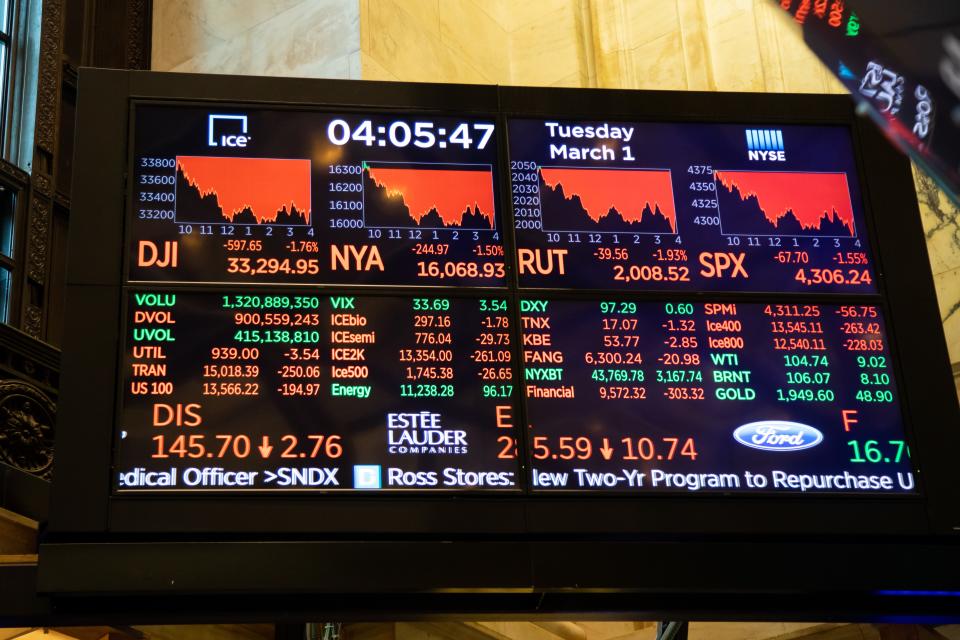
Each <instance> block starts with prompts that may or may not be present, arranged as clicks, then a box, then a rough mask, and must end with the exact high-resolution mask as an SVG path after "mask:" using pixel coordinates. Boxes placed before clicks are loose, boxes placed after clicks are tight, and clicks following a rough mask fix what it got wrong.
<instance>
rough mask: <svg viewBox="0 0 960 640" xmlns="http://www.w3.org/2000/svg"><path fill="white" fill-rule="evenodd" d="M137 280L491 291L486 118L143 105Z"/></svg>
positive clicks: (496, 270)
mask: <svg viewBox="0 0 960 640" xmlns="http://www.w3.org/2000/svg"><path fill="white" fill-rule="evenodd" d="M132 161H133V176H134V186H133V191H132V194H131V200H132V206H131V209H130V212H129V218H130V219H129V225H128V226H129V260H128V263H129V267H128V277H129V280H131V281H142V282H146V281H149V282H201V283H206V282H211V283H230V282H243V283H245V284H280V283H346V284H407V285H414V286H416V285H420V284H423V285H467V284H468V285H477V286H499V285H503V284H504V283H505V273H504V261H503V246H502V244H501V242H500V239H501V236H500V232H501V224H502V223H501V218H500V213H499V197H498V194H497V166H496V163H497V145H496V135H495V131H494V121H493V118H489V119H469V118H451V117H426V116H424V117H422V118H417V117H408V116H393V115H377V114H329V113H319V112H310V111H293V110H284V111H281V110H268V109H252V108H251V109H218V110H211V109H210V108H207V107H204V108H200V107H161V106H145V105H140V106H138V107H137V108H136V111H135V125H134V139H133V160H132Z"/></svg>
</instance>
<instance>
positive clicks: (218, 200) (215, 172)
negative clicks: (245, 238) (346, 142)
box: [177, 156, 310, 224]
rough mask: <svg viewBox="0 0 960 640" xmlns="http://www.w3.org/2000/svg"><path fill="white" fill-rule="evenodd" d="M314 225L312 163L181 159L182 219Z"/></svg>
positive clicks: (179, 206)
mask: <svg viewBox="0 0 960 640" xmlns="http://www.w3.org/2000/svg"><path fill="white" fill-rule="evenodd" d="M224 219H226V220H227V221H230V222H233V223H237V224H271V223H273V224H309V223H310V161H309V160H296V159H285V158H222V157H207V156H178V157H177V220H178V222H184V221H187V220H190V221H194V222H217V221H220V222H222V221H223V220H224Z"/></svg>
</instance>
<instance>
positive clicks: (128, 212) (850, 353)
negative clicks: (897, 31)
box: [41, 71, 960, 596]
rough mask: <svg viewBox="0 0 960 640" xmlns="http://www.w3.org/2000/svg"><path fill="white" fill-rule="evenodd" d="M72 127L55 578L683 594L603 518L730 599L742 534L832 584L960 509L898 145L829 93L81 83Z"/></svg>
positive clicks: (930, 302)
mask: <svg viewBox="0 0 960 640" xmlns="http://www.w3.org/2000/svg"><path fill="white" fill-rule="evenodd" d="M79 123H80V126H79V128H78V131H79V135H78V141H77V154H78V158H77V163H76V166H77V167H78V172H77V177H76V182H77V193H76V198H75V204H74V213H73V218H72V221H71V224H72V227H71V233H72V237H71V254H70V260H71V262H70V267H69V273H68V283H69V286H68V305H69V313H70V318H71V321H70V322H69V323H68V329H67V337H66V344H65V349H64V371H63V401H62V406H61V410H60V420H59V422H58V427H57V429H58V433H57V461H58V466H57V474H56V482H55V497H54V510H53V519H52V522H51V537H50V539H49V540H48V542H47V543H46V544H45V545H44V551H43V558H44V561H43V563H42V565H41V583H42V587H43V588H45V589H47V590H49V591H51V592H55V593H56V592H60V593H74V594H78V593H79V594H82V593H87V592H89V591H116V590H120V591H122V590H124V589H125V588H128V587H129V588H134V587H137V588H139V589H140V590H145V591H151V590H152V589H153V587H151V586H150V580H148V584H146V585H144V584H143V583H138V582H137V578H136V576H135V575H134V573H135V572H126V571H124V570H123V569H119V568H113V569H109V570H107V571H106V572H105V573H103V574H100V575H99V576H98V577H97V578H95V579H89V578H87V579H85V578H83V577H81V576H82V575H83V572H82V569H81V568H82V567H83V566H90V563H92V562H94V563H101V564H102V563H103V562H105V561H107V559H113V561H117V560H121V564H122V562H124V561H130V560H133V561H135V562H147V563H148V564H149V565H150V566H156V567H161V566H162V567H164V569H163V571H166V572H171V575H172V574H176V573H178V572H179V571H180V569H179V567H181V566H183V565H182V563H183V561H184V560H183V559H184V558H185V557H187V556H189V557H191V558H193V560H191V561H190V562H189V563H187V564H188V565H189V569H184V571H186V572H187V573H186V574H185V575H187V574H188V575H189V578H185V575H182V576H181V577H180V579H181V582H180V583H178V584H183V582H182V581H183V580H184V579H186V583H187V584H186V585H185V586H184V587H183V588H184V589H187V590H197V591H200V592H204V591H210V590H213V591H216V590H217V589H218V588H219V587H217V585H219V584H222V576H221V575H218V574H216V569H215V567H214V565H216V564H217V563H222V562H225V561H226V562H234V561H238V560H239V561H241V562H242V561H243V558H245V557H246V556H247V555H248V554H249V553H251V552H254V551H253V548H251V547H244V546H243V545H240V546H235V545H237V544H239V543H240V542H241V541H243V542H264V541H269V542H272V543H276V545H278V546H276V547H272V548H275V549H281V550H282V551H281V552H279V555H278V556H277V557H278V558H280V559H281V560H279V561H278V562H277V564H276V565H268V566H261V565H258V569H256V570H253V571H251V572H250V575H243V576H240V577H238V578H237V579H238V580H239V581H240V582H239V584H241V585H247V586H245V587H240V588H249V589H251V590H253V591H257V590H258V589H262V590H264V591H271V592H279V593H286V592H292V591H301V592H302V591H304V590H306V591H311V590H316V591H327V592H331V591H332V592H337V593H346V592H352V593H356V592H358V591H360V592H363V591H373V590H380V589H387V590H395V591H403V592H411V591H414V592H417V591H419V592H431V593H436V592H443V591H450V590H457V591H459V590H463V589H466V590H468V591H476V592H491V591H492V592H497V593H507V592H515V591H517V590H519V591H523V592H535V593H548V592H551V591H554V590H557V589H560V590H564V589H567V588H569V587H573V586H577V585H580V586H581V587H583V588H589V589H591V590H596V589H599V590H601V591H603V590H606V591H609V592H623V591H624V590H627V591H630V590H637V589H640V590H647V591H650V592H651V593H660V591H659V589H660V588H661V586H662V585H659V584H658V583H657V581H656V580H655V579H653V578H652V577H650V576H645V575H643V576H637V575H633V574H631V575H624V574H623V573H622V572H620V571H618V570H617V567H615V566H614V565H613V564H609V563H608V564H606V565H605V566H594V565H589V563H587V562H586V560H585V559H586V558H587V557H588V556H589V555H590V553H592V551H591V549H596V548H598V547H597V545H601V546H603V545H607V549H608V550H609V551H610V552H611V553H613V552H614V551H615V550H617V549H619V550H620V551H621V552H622V553H624V554H625V557H626V558H627V560H625V562H626V563H627V565H630V564H631V563H633V562H639V561H640V559H642V558H646V557H648V556H649V555H650V554H651V553H654V552H657V553H660V552H663V553H664V554H665V555H663V556H662V558H673V559H674V561H675V562H676V567H677V570H678V571H679V573H680V575H683V576H684V577H685V579H686V580H688V581H689V582H688V585H687V586H688V587H689V589H688V591H689V592H694V591H697V592H710V591H711V589H714V588H717V585H720V584H721V582H718V580H719V579H720V574H721V573H723V572H725V571H727V569H728V567H726V568H725V563H724V562H721V561H720V557H721V556H724V555H725V554H726V553H729V549H730V548H731V547H725V546H724V545H729V544H731V543H732V544H734V545H735V547H736V548H737V549H741V548H745V547H742V545H748V546H749V545H750V544H754V543H756V544H761V545H763V546H764V548H766V549H768V552H767V553H773V554H774V555H775V557H777V558H780V560H779V561H778V562H773V563H770V561H769V558H768V559H767V560H764V559H762V558H759V557H758V558H754V559H751V558H744V559H743V561H742V566H741V567H740V569H739V571H740V572H741V574H740V578H738V581H736V582H737V583H738V585H739V587H738V588H743V589H745V590H746V591H747V592H753V593H773V592H777V593H781V592H784V590H785V592H790V593H794V592H797V591H799V592H801V593H805V594H807V595H808V596H809V594H810V593H812V592H814V591H816V590H817V589H828V588H834V587H837V585H836V584H832V583H828V582H823V583H822V584H821V583H818V581H817V579H816V578H815V577H809V579H807V578H804V579H802V580H799V581H797V580H792V581H791V578H790V572H791V571H794V572H796V571H801V570H803V571H807V570H809V568H810V566H818V567H821V568H822V567H826V566H830V567H835V566H836V563H837V562H838V559H839V558H843V557H850V558H854V559H856V561H857V562H861V561H864V562H865V561H866V559H867V558H868V557H869V556H870V555H871V554H876V553H880V550H881V549H883V550H885V551H883V552H884V553H886V552H887V551H886V550H888V549H889V548H891V547H892V548H901V550H900V551H897V552H894V553H898V554H901V555H903V557H907V556H909V555H910V554H911V553H919V552H918V551H917V549H921V548H922V549H923V553H932V554H934V555H936V553H935V552H932V551H930V547H929V545H930V544H933V541H934V540H935V539H936V538H935V537H936V536H946V538H944V539H943V540H948V539H949V538H950V536H951V535H953V534H954V533H955V532H956V530H957V529H956V525H957V524H958V523H960V508H958V507H957V505H958V504H960V502H958V499H960V490H958V484H957V483H956V481H955V478H954V474H953V472H952V470H951V467H950V462H949V461H950V459H951V457H950V452H951V451H952V450H954V448H955V447H956V446H960V429H958V428H957V421H956V418H957V402H956V397H955V395H954V393H953V389H952V384H951V380H950V376H949V367H948V364H947V358H946V351H945V347H944V341H943V334H942V329H941V327H940V323H939V317H938V315H937V306H936V300H935V297H934V293H933V285H932V280H931V277H930V274H929V266H928V265H927V259H926V253H925V248H924V237H923V233H922V229H921V226H920V221H919V216H918V212H917V209H916V201H915V196H914V195H913V191H912V183H911V179H910V172H909V167H908V165H907V163H906V161H905V160H903V159H902V158H901V157H900V156H898V155H897V153H896V152H895V151H893V150H892V149H891V148H890V147H888V146H887V145H886V143H885V142H883V140H882V138H881V137H880V136H879V134H878V133H877V132H876V131H874V130H873V128H872V126H871V125H870V124H869V123H866V122H863V121H861V120H858V119H856V118H855V117H854V115H853V113H852V108H851V107H850V105H849V104H848V103H847V102H846V101H845V99H844V98H841V97H826V96H767V95H746V94H714V95H710V96H709V97H708V96H707V95H706V94H695V93H645V92H610V91H586V90H584V91H574V90H551V89H521V88H506V87H504V88H498V87H468V86H456V85H450V86H442V85H404V84H398V85H392V84H385V83H361V82H335V81H294V80H281V79H263V78H246V79H238V78H230V77H223V76H221V77H203V76H174V75H167V74H152V73H126V72H107V71H85V72H84V73H83V74H82V77H81V84H80V110H79ZM678 536H679V537H681V538H683V539H686V540H689V541H690V542H689V544H687V543H677V542H676V540H677V537H678ZM798 537H804V538H808V539H813V540H816V541H818V544H820V545H821V546H820V547H817V548H818V549H819V551H818V552H817V553H818V554H820V555H822V557H821V558H815V559H810V558H806V559H803V558H801V556H802V555H803V554H800V555H797V553H795V552H796V551H797V550H798V549H799V548H800V547H799V546H797V545H798V544H799V543H798V541H797V540H798ZM908 537H909V538H911V539H913V540H914V541H918V540H919V541H921V542H920V543H918V544H917V545H914V546H911V545H910V544H906V545H904V544H902V541H903V540H905V539H907V538H908ZM334 540H336V542H335V541H334ZM320 541H324V545H328V546H323V549H324V551H323V552H322V553H323V554H329V553H330V552H331V549H337V550H338V551H335V553H337V554H340V553H342V554H343V555H342V556H341V559H345V558H352V560H353V562H355V563H356V566H357V567H358V568H362V569H364V570H369V571H371V572H372V573H371V574H370V581H369V584H367V583H364V582H363V581H362V580H361V581H359V582H357V581H356V580H353V581H352V582H351V581H347V582H342V581H340V582H338V580H337V579H336V577H334V576H329V577H326V578H324V579H322V580H320V579H316V580H319V581H313V582H312V581H311V580H312V578H311V577H310V575H309V571H306V570H298V569H297V567H296V565H297V563H298V562H304V563H305V565H304V566H305V567H306V566H309V565H310V562H312V561H313V560H311V558H314V559H315V558H317V556H316V554H317V553H320V551H318V549H319V548H318V547H317V546H316V545H317V544H318V543H319V542H320ZM666 541H672V543H671V544H670V545H669V546H667V547H664V546H663V544H664V543H665V542H666ZM751 541H752V542H751ZM808 541H809V540H808ZM80 543H82V544H80ZM868 543H869V544H868ZM197 544H201V545H205V546H204V547H203V548H204V549H208V550H210V555H209V557H208V558H206V559H198V558H197V556H196V555H195V554H194V553H193V551H191V552H186V551H185V550H186V549H188V548H189V549H193V550H196V547H194V546H191V545H197ZM338 544H339V545H341V546H337V545H338ZM411 544H412V545H415V546H416V548H418V549H420V550H421V553H423V554H425V555H424V557H425V558H428V559H429V558H433V559H432V560H427V561H428V562H430V564H431V567H430V570H429V571H428V572H427V573H426V574H421V575H417V576H413V575H411V573H410V571H411V570H412V567H413V566H414V565H415V564H416V562H415V561H414V560H413V558H412V557H411V556H410V555H409V549H410V547H409V545H411ZM870 544H876V545H881V546H874V547H871V546H870ZM138 545H139V546H138ZM144 545H145V546H144ZM232 545H233V546H232ZM329 545H333V546H329ZM444 545H446V546H444ZM737 545H740V546H737ZM884 545H886V546H884ZM692 549H697V550H699V551H697V553H692V551H691V550H692ZM725 549H726V551H725ZM78 550H82V553H78ZM374 550H376V551H375V552H374ZM145 551H148V552H149V553H147V555H145V556H144V555H143V552H145ZM184 553H186V555H183V554H184ZM698 553H706V557H708V558H712V560H710V561H708V562H706V564H704V563H703V562H702V557H701V560H696V561H694V558H695V557H700V556H697V554H698ZM944 553H946V552H944ZM498 554H502V555H500V556H499V557H497V556H498ZM691 554H692V555H691ZM944 557H945V556H944ZM284 558H286V560H283V559H284ZM295 558H300V560H299V561H295V560H294V559H295ZM343 561H344V562H346V560H343ZM285 562H293V564H292V565H291V564H285ZM811 563H812V564H811ZM928 564H929V565H930V566H929V567H927V568H926V569H924V571H921V572H920V573H919V574H912V575H910V574H907V573H897V572H894V573H893V574H892V575H891V576H890V580H889V584H888V585H887V586H889V588H890V589H897V588H901V589H906V588H921V587H923V586H925V585H931V584H936V585H939V586H940V587H941V588H942V587H943V586H944V584H945V582H944V581H946V582H949V580H950V579H951V578H947V577H945V575H941V574H940V573H938V572H940V571H942V567H940V566H938V563H935V562H934V563H928ZM506 565H509V569H508V568H505V566H506ZM111 566H113V565H112V564H111ZM831 571H832V569H831ZM382 575H390V576H392V578H391V579H390V580H386V582H383V581H378V576H381V577H382ZM824 575H832V574H831V572H830V571H828V572H827V573H825V574H824ZM314 578H315V577H314ZM874 579H875V576H873V574H872V573H871V572H865V573H860V574H856V575H848V576H845V577H844V578H842V579H841V580H840V586H839V587H837V588H839V589H840V590H841V591H844V590H846V591H848V592H850V593H857V594H860V595H863V594H865V593H868V592H871V590H875V589H878V588H880V585H877V584H874V583H873V582H871V581H872V580H874ZM85 580H86V581H85ZM151 580H152V579H151ZM258 580H259V581H260V582H257V581H258ZM831 580H832V578H831ZM256 585H261V586H259V587H258V586H256ZM263 585H270V586H269V587H264V586H263ZM385 585H388V586H385ZM711 585H713V586H711ZM154 586H155V585H154ZM178 589H179V587H178ZM174 591H176V589H175V590H174Z"/></svg>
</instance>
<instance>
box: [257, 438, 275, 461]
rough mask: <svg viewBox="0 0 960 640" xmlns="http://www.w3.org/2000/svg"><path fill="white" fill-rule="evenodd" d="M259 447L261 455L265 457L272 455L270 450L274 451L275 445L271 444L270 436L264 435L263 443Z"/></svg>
mask: <svg viewBox="0 0 960 640" xmlns="http://www.w3.org/2000/svg"><path fill="white" fill-rule="evenodd" d="M257 449H260V455H261V456H263V457H264V458H269V457H270V452H272V451H273V445H271V444H270V437H269V436H263V444H261V445H260V446H259V447H257Z"/></svg>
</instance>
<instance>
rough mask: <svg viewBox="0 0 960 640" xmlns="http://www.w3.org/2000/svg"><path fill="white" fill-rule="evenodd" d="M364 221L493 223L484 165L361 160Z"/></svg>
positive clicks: (490, 181) (482, 225) (475, 225)
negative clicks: (434, 164)
mask: <svg viewBox="0 0 960 640" xmlns="http://www.w3.org/2000/svg"><path fill="white" fill-rule="evenodd" d="M363 168H364V174H365V175H364V192H365V202H364V216H365V224H366V226H386V227H389V226H405V224H404V221H405V220H406V224H409V222H410V221H412V222H413V224H415V225H416V226H418V227H420V228H429V227H458V228H461V229H493V228H494V221H493V212H494V204H493V172H492V170H491V169H490V167H488V166H485V165H484V166H478V167H473V168H466V167H464V166H461V167H459V168H448V167H446V166H444V167H443V168H440V167H423V166H418V167H411V166H407V165H401V166H393V165H389V164H374V163H364V165H363Z"/></svg>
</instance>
